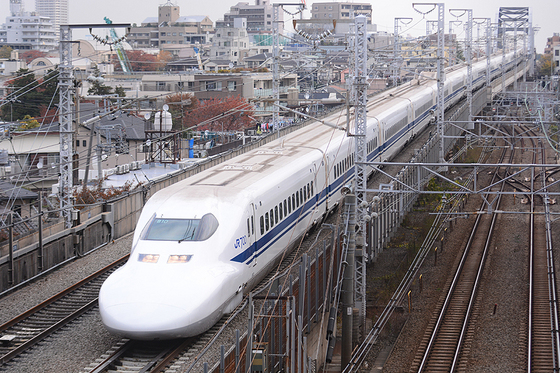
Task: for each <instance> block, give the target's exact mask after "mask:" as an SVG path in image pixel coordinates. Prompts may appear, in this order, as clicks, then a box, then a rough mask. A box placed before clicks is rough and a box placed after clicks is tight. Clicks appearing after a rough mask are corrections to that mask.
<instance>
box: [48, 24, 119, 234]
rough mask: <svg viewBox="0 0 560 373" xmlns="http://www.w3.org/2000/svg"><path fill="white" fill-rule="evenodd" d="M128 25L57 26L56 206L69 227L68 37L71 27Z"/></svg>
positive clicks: (70, 104) (70, 127)
mask: <svg viewBox="0 0 560 373" xmlns="http://www.w3.org/2000/svg"><path fill="white" fill-rule="evenodd" d="M107 27H113V28H115V27H116V28H120V27H126V28H129V27H130V24H128V23H120V24H112V25H110V26H109V25H107V24H77V25H61V26H60V50H59V52H60V65H59V67H58V70H59V78H58V84H59V89H60V106H59V110H60V114H59V121H60V184H59V194H60V210H61V211H62V216H63V218H64V222H65V226H66V228H71V227H72V212H73V210H74V203H73V193H72V190H73V181H72V170H73V156H74V150H73V143H74V141H73V136H74V128H73V106H74V105H73V102H74V90H75V86H74V70H73V66H72V44H73V43H78V42H76V41H72V30H73V29H84V28H85V29H94V28H107Z"/></svg>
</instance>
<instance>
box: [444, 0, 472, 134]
mask: <svg viewBox="0 0 560 373" xmlns="http://www.w3.org/2000/svg"><path fill="white" fill-rule="evenodd" d="M454 12H455V14H453V13H454ZM457 12H460V14H458V13H457ZM449 13H450V14H451V15H454V16H455V17H456V18H459V17H462V16H463V15H464V14H467V24H466V26H467V27H466V30H465V31H466V40H465V44H466V48H465V49H466V53H465V54H466V56H465V57H466V60H467V102H468V105H469V123H470V122H472V116H473V113H472V91H473V85H472V83H473V75H472V31H473V11H472V9H449Z"/></svg>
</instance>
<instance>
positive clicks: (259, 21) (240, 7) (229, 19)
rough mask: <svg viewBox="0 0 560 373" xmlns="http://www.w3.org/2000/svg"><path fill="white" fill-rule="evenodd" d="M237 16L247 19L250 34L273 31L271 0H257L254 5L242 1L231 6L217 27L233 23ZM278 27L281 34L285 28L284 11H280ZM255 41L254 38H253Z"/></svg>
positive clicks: (217, 23)
mask: <svg viewBox="0 0 560 373" xmlns="http://www.w3.org/2000/svg"><path fill="white" fill-rule="evenodd" d="M237 18H245V19H246V20H247V32H248V33H249V35H258V34H262V33H272V28H273V23H272V21H273V5H272V3H271V1H270V0H255V4H254V5H249V3H246V2H241V3H237V5H234V6H232V7H231V8H230V10H229V13H226V14H224V19H223V20H219V21H217V22H216V28H218V27H228V25H229V26H231V25H233V23H234V20H235V19H237ZM278 21H279V24H278V29H279V32H280V34H282V31H283V30H284V22H283V21H284V12H282V11H279V12H278ZM251 41H253V40H251Z"/></svg>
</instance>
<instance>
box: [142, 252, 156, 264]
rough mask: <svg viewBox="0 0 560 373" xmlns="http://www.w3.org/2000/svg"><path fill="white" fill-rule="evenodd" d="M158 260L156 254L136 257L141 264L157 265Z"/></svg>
mask: <svg viewBox="0 0 560 373" xmlns="http://www.w3.org/2000/svg"><path fill="white" fill-rule="evenodd" d="M158 260H159V255H157V254H140V255H138V261H139V262H143V263H157V262H158Z"/></svg>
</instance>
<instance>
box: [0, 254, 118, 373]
mask: <svg viewBox="0 0 560 373" xmlns="http://www.w3.org/2000/svg"><path fill="white" fill-rule="evenodd" d="M127 259H128V255H126V256H124V257H122V258H120V259H118V260H117V261H115V262H113V263H111V264H109V265H107V266H105V267H104V268H102V269H100V270H99V271H97V272H95V273H93V274H91V275H89V276H88V277H86V278H85V279H83V280H81V281H79V282H77V283H75V284H74V285H72V286H70V287H69V288H67V289H65V290H63V291H61V292H60V293H58V294H56V295H54V296H52V297H50V298H49V299H47V300H45V301H43V302H42V303H40V304H38V305H36V306H35V307H33V308H31V309H29V310H28V311H26V312H24V313H22V314H20V315H19V316H17V317H15V318H13V319H12V320H10V321H8V322H6V323H4V324H3V325H1V326H0V333H4V334H7V333H6V331H8V332H9V330H10V328H12V327H15V326H17V325H18V324H20V323H25V322H26V320H29V319H30V318H31V317H32V316H34V315H36V314H38V313H39V312H40V311H43V310H45V309H47V307H49V306H52V305H55V304H56V302H58V301H63V300H64V299H65V297H67V296H71V293H72V292H74V291H76V290H77V289H80V288H82V287H84V286H87V285H88V284H89V283H91V282H92V281H94V280H96V279H97V278H99V277H100V276H102V275H104V274H106V273H107V272H108V271H111V270H112V269H114V268H115V267H118V266H120V265H121V264H122V263H124V262H125V261H126V260H127ZM97 300H98V298H97V297H93V298H91V299H89V301H87V300H86V303H85V304H82V305H81V306H79V308H77V309H75V310H73V311H71V312H69V313H62V312H61V316H60V317H59V318H58V320H57V319H56V317H52V315H51V317H52V318H53V319H52V320H49V324H50V325H49V326H46V327H45V328H44V329H43V330H42V331H39V332H38V333H36V334H34V335H33V336H31V337H30V338H28V339H26V340H25V341H23V342H22V343H20V344H18V345H17V346H16V347H14V348H12V349H10V350H9V351H8V352H7V353H5V354H4V355H2V356H0V365H4V364H5V363H6V362H8V361H10V360H11V359H13V358H14V357H16V356H18V355H20V354H21V353H22V352H24V351H26V350H27V349H29V348H31V347H32V346H34V345H35V344H37V343H38V342H40V341H42V340H43V339H45V338H46V337H47V336H49V335H51V334H53V333H54V332H56V331H57V330H58V329H60V328H61V327H63V326H64V325H66V324H68V323H69V322H71V321H73V320H75V319H76V318H78V317H79V316H81V315H83V314H84V313H85V312H87V311H89V310H90V309H92V308H93V307H95V306H96V305H97ZM67 308H68V307H67Z"/></svg>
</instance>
